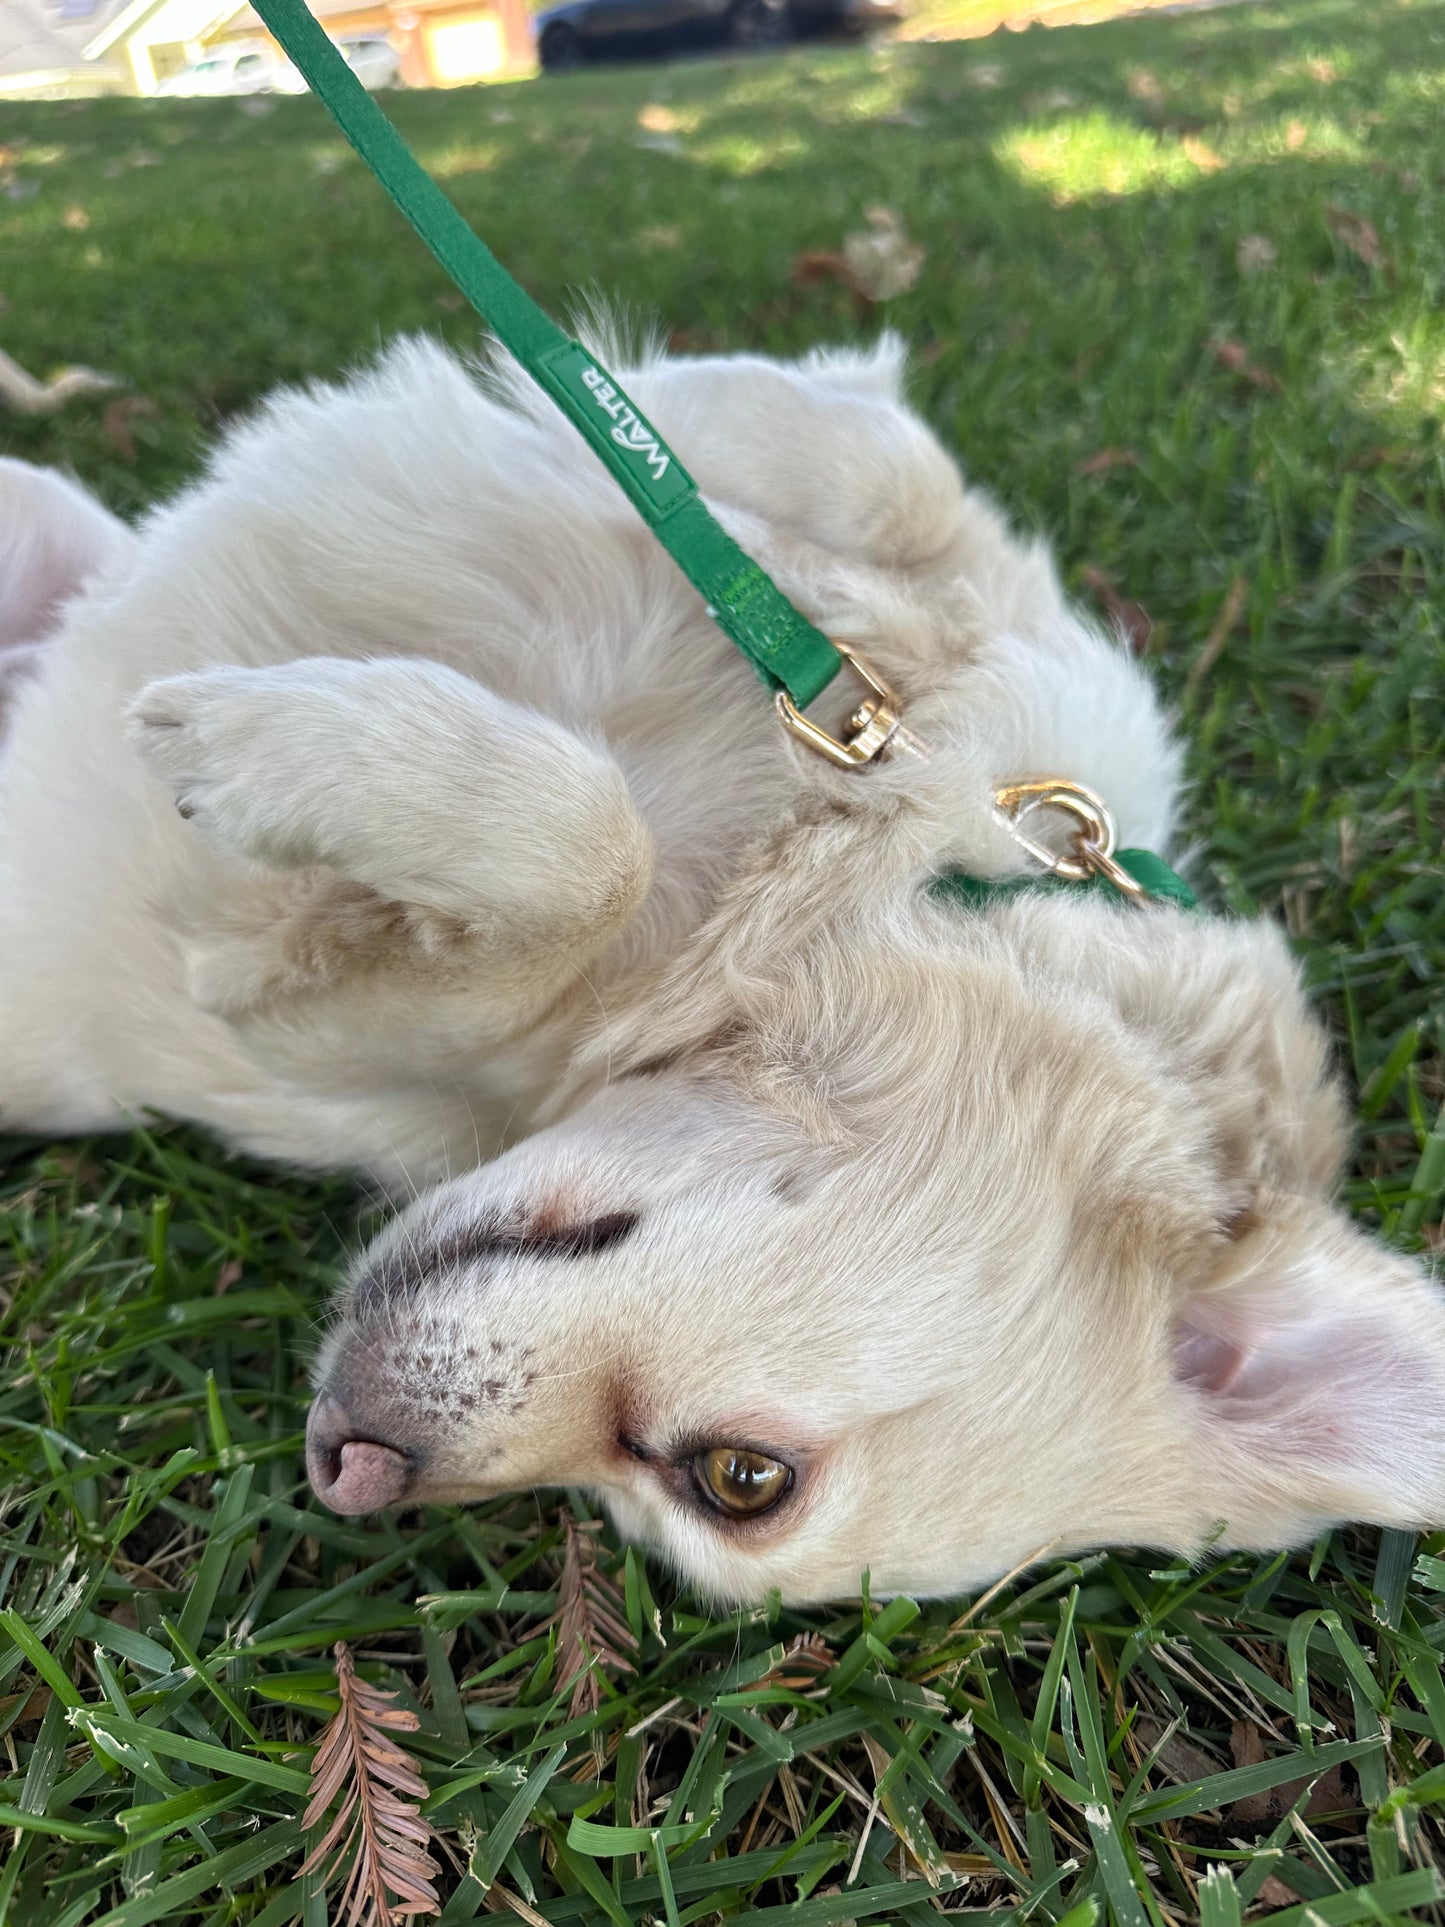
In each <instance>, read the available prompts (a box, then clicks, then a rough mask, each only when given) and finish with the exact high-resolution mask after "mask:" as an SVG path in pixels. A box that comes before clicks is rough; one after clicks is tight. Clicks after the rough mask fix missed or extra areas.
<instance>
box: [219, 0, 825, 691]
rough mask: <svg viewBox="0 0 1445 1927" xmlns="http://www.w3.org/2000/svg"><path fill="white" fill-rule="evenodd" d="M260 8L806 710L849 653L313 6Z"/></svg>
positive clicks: (613, 469)
mask: <svg viewBox="0 0 1445 1927" xmlns="http://www.w3.org/2000/svg"><path fill="white" fill-rule="evenodd" d="M255 8H256V12H257V13H259V14H260V16H261V18H262V20H264V21H265V23H266V25H267V27H268V28H269V29H270V31H271V33H272V34H273V35H274V36H275V38H276V40H277V41H278V42H279V43H280V45H281V46H282V47H283V48H284V50H285V52H286V53H287V55H288V56H289V57H290V59H291V60H292V62H293V63H294V64H295V66H296V67H297V69H298V70H299V71H300V73H301V74H302V75H303V76H304V77H305V79H306V82H307V84H308V85H309V86H310V88H311V90H312V92H313V93H315V94H316V95H318V96H319V97H320V99H321V101H322V103H323V104H324V105H325V106H326V107H327V109H328V110H329V111H330V113H331V115H332V116H333V118H334V119H335V120H336V121H337V123H338V125H339V126H340V128H341V131H342V132H343V133H344V134H345V136H346V138H347V139H348V140H349V141H350V142H351V145H352V146H353V147H354V148H355V149H356V151H357V153H358V154H359V155H360V156H361V158H362V160H363V161H364V162H365V163H366V165H367V167H369V168H370V170H371V172H372V173H373V174H374V175H375V176H376V178H377V180H378V181H380V183H381V185H382V186H383V187H384V188H385V189H386V191H387V193H388V194H389V195H390V196H391V198H392V200H393V201H394V202H395V203H396V205H397V207H398V208H400V210H401V212H402V213H403V214H404V215H405V216H406V218H407V220H408V221H410V222H411V224H412V226H413V227H414V228H415V229H416V231H417V233H418V234H419V235H420V237H421V239H422V240H423V241H424V242H425V243H426V245H427V247H428V248H430V250H431V252H432V253H433V254H434V255H435V256H436V258H437V260H438V261H439V262H440V263H441V265H442V267H443V268H444V269H445V270H446V272H447V273H448V274H449V275H450V276H451V278H452V280H453V281H454V282H455V283H456V285H457V287H458V288H459V289H460V290H461V292H462V293H463V294H464V295H465V296H466V298H467V300H468V301H470V303H471V304H472V306H473V307H474V308H475V309H476V311H477V313H478V314H479V315H480V316H481V317H482V319H483V320H484V321H485V322H486V323H487V324H488V326H489V327H490V328H491V329H492V331H493V333H494V334H496V336H497V337H498V339H499V340H500V341H501V342H502V343H503V344H504V345H505V346H506V347H507V348H508V349H509V350H510V352H511V353H512V354H513V355H514V356H515V358H516V359H517V361H518V362H520V364H521V365H522V367H523V368H525V369H526V371H527V373H528V374H529V375H530V376H531V377H532V379H533V380H534V381H535V382H537V383H538V385H539V386H540V387H541V388H543V389H544V390H545V391H546V393H547V394H548V395H550V396H551V398H552V400H553V401H554V402H556V404H557V406H558V407H559V408H560V409H561V410H562V412H563V414H564V415H566V416H567V418H568V420H569V421H570V422H571V423H572V425H573V426H574V427H575V428H577V429H579V430H580V431H581V433H582V435H583V437H584V438H585V440H586V441H587V442H588V443H589V445H590V446H591V447H592V448H593V450H595V452H596V453H597V454H598V455H599V456H600V457H601V459H602V462H603V463H604V465H605V466H606V468H607V469H608V470H609V472H610V473H611V475H612V476H613V478H614V479H615V480H616V481H617V482H619V483H620V484H621V486H622V488H623V490H624V492H625V493H626V495H627V497H628V499H629V500H630V501H631V502H632V504H633V506H634V507H635V508H636V509H637V510H638V512H639V514H641V516H642V518H643V520H644V521H645V522H646V523H647V524H648V526H649V527H650V528H651V529H652V531H653V532H654V534H655V535H656V536H657V538H658V540H659V541H660V542H661V543H662V545H663V547H664V548H665V549H666V550H667V552H668V554H669V555H670V556H671V557H672V559H673V561H674V562H676V563H677V565H678V567H679V568H680V569H681V570H682V572H683V574H684V575H685V576H686V577H687V578H688V580H689V581H690V582H691V583H692V584H693V586H694V588H696V589H697V590H698V591H699V592H700V593H701V595H702V596H703V597H704V598H705V600H706V602H707V605H708V614H709V615H710V616H711V617H712V618H713V620H714V621H715V622H716V623H717V625H718V627H719V628H720V629H722V631H723V632H724V634H725V635H727V636H728V637H729V638H730V639H731V640H732V641H733V642H735V643H736V644H737V646H738V648H739V649H741V650H742V652H743V654H744V655H745V656H746V657H747V658H748V660H749V661H750V662H751V663H752V665H753V667H754V668H755V669H756V670H757V671H758V674H759V675H760V676H761V677H762V679H763V681H764V682H765V683H767V684H768V685H769V687H770V688H774V689H776V688H779V687H781V688H782V689H784V690H786V692H787V694H788V695H789V696H790V697H791V699H792V701H793V702H794V703H795V704H796V706H797V707H798V708H799V709H806V708H807V706H808V704H809V703H810V702H812V701H813V699H814V698H815V697H816V696H818V695H819V694H821V692H822V691H823V690H824V689H826V688H827V686H828V684H829V683H830V682H831V681H832V680H833V678H834V676H835V675H837V673H838V669H839V667H840V665H841V663H842V657H841V656H840V654H839V652H838V651H837V649H835V648H834V646H833V644H832V643H831V642H829V640H828V638H827V637H826V636H825V635H824V634H823V633H822V631H821V630H819V629H815V628H814V627H813V625H812V623H811V622H809V621H808V620H807V618H806V617H805V616H804V615H802V614H801V613H800V612H799V611H798V610H797V609H795V608H794V607H793V605H792V603H791V602H789V600H788V598H787V597H786V596H785V595H784V594H783V592H782V590H781V589H779V587H778V586H777V584H776V583H775V582H774V581H773V580H772V578H771V577H770V576H768V575H767V574H766V573H765V572H764V571H763V570H762V569H760V568H759V567H758V565H757V563H756V562H754V561H753V559H752V558H751V556H749V555H747V554H745V553H744V551H743V550H742V549H740V548H739V547H738V545H737V543H736V542H734V540H733V539H732V537H731V536H730V535H729V534H728V533H727V531H726V530H725V529H724V528H723V527H722V526H721V525H720V524H719V523H718V522H717V521H716V520H715V519H714V518H713V516H712V515H711V514H710V513H709V511H708V509H707V508H706V506H705V505H704V503H703V501H702V498H701V496H700V495H699V494H698V491H697V484H696V483H695V482H694V481H693V479H692V477H691V476H690V475H689V474H688V472H687V470H686V469H685V468H684V467H683V466H682V463H681V462H679V461H678V459H677V457H676V455H674V454H673V452H672V450H671V449H670V448H669V447H668V446H667V443H666V442H665V441H663V439H662V437H661V436H660V435H659V434H658V433H657V431H656V429H655V428H653V427H652V425H651V423H649V422H648V421H647V419H646V418H645V417H644V416H643V415H642V414H641V412H640V411H639V410H638V409H636V408H634V407H633V405H632V403H631V402H630V401H629V400H628V399H627V396H626V395H625V394H624V393H623V391H622V389H621V388H620V387H619V385H618V384H617V383H616V382H615V381H614V380H613V379H612V377H611V375H609V374H608V372H607V370H606V369H605V368H601V367H599V366H598V364H597V362H596V361H595V360H594V359H593V357H592V356H591V355H589V354H588V353H587V351H586V349H585V348H583V347H582V346H581V345H580V343H578V342H576V341H574V340H573V339H572V338H571V336H570V335H567V334H564V333H563V331H562V329H560V328H559V327H558V326H557V324H556V322H555V321H553V320H552V318H551V316H550V315H548V314H547V313H545V312H544V310H543V309H541V308H539V307H538V306H537V303H536V302H535V301H533V300H532V298H531V296H530V295H528V294H525V293H524V292H523V291H522V289H521V288H520V287H518V285H517V283H516V282H515V281H514V280H513V279H512V277H511V275H509V274H508V273H507V271H506V269H505V268H504V267H503V266H502V264H501V263H500V262H499V261H498V260H497V259H496V257H495V256H494V255H493V254H492V253H491V251H490V250H489V249H488V248H486V247H485V246H483V244H482V242H481V241H480V240H479V239H478V238H477V236H476V235H475V234H474V233H473V232H472V230H471V228H470V227H469V226H468V225H467V223H466V222H465V221H464V220H463V219H462V216H461V215H460V214H459V213H458V211H457V209H456V208H455V207H454V206H453V205H452V203H451V202H450V201H449V200H448V199H447V197H446V195H445V194H443V192H442V191H441V189H440V188H439V187H438V186H437V184H436V182H435V181H434V180H432V178H431V176H430V175H429V174H427V173H426V171H425V169H423V168H422V166H421V165H420V163H419V162H418V161H417V160H416V158H415V156H414V155H413V154H412V152H411V150H410V149H409V148H408V147H407V145H406V142H405V141H404V140H403V139H402V137H401V135H400V134H399V133H398V132H397V130H396V128H395V127H393V125H392V124H391V122H390V121H389V120H388V119H387V117H386V115H385V114H384V113H383V112H382V111H381V109H380V107H378V106H377V104H376V102H375V101H374V100H373V99H372V97H371V95H370V94H368V93H367V91H366V89H365V88H364V87H363V86H362V84H361V82H360V81H359V80H358V79H357V77H356V75H355V74H354V73H353V72H352V71H351V69H350V67H348V66H347V64H346V62H345V60H343V58H342V57H341V54H340V53H339V52H338V50H337V49H336V47H335V46H333V45H332V43H331V41H330V40H329V39H328V38H327V36H326V34H325V32H324V31H323V30H322V28H321V27H320V26H319V25H318V24H317V22H316V20H315V19H314V18H313V16H312V14H311V11H310V9H309V8H308V7H307V6H306V5H305V0H255Z"/></svg>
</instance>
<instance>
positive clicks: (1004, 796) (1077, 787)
mask: <svg viewBox="0 0 1445 1927" xmlns="http://www.w3.org/2000/svg"><path fill="white" fill-rule="evenodd" d="M994 802H995V803H996V804H997V806H998V808H999V810H1000V811H1001V812H1002V814H1003V817H1004V820H1005V822H1006V823H1007V825H1008V828H1009V830H1010V831H1011V832H1012V834H1013V836H1014V837H1015V838H1016V839H1017V841H1018V842H1019V843H1021V844H1022V845H1023V847H1024V848H1025V849H1026V850H1027V851H1028V853H1029V855H1030V856H1031V857H1033V858H1034V860H1035V861H1036V862H1038V863H1041V864H1042V865H1043V867H1044V868H1045V870H1047V871H1048V872H1049V873H1050V874H1051V875H1052V876H1056V877H1063V878H1064V879H1065V880H1066V881H1068V882H1070V883H1084V882H1087V881H1088V879H1089V878H1090V877H1093V876H1101V877H1104V878H1106V879H1107V880H1108V881H1109V882H1110V883H1111V884H1113V886H1114V888H1115V889H1116V890H1118V891H1119V892H1120V893H1121V894H1122V895H1124V896H1126V897H1133V898H1135V899H1136V900H1142V899H1143V898H1144V896H1145V891H1144V890H1143V889H1142V888H1141V886H1140V885H1139V884H1138V883H1137V882H1136V881H1135V879H1134V878H1133V877H1131V876H1130V874H1129V872H1128V871H1127V870H1125V869H1124V868H1122V867H1121V865H1119V864H1118V863H1116V862H1115V861H1114V851H1115V850H1116V849H1117V847H1118V842H1119V832H1118V829H1117V827H1116V826H1115V823H1114V818H1113V816H1112V815H1111V814H1110V811H1109V808H1108V806H1107V805H1106V803H1105V802H1104V800H1103V798H1102V797H1101V796H1096V795H1095V794H1094V792H1093V790H1091V789H1086V788H1085V787H1084V785H1083V784H1082V783H1075V782H1071V781H1070V779H1069V778H1068V777H1066V776H1047V777H1043V778H1041V779H1039V780H1038V781H1036V782H1031V783H1008V784H1006V785H1005V786H1004V787H1003V788H1002V789H1000V790H996V791H995V792H994ZM1036 810H1058V811H1061V812H1062V813H1063V814H1064V815H1066V816H1069V817H1072V818H1073V820H1074V824H1075V828H1074V830H1073V832H1072V835H1071V836H1070V839H1069V848H1068V849H1067V850H1065V851H1064V852H1063V853H1062V854H1059V853H1058V852H1056V851H1054V850H1050V849H1048V848H1046V846H1045V845H1043V844H1042V843H1037V842H1035V841H1034V839H1033V838H1032V837H1031V836H1030V835H1029V834H1028V832H1027V831H1026V829H1025V828H1024V827H1023V826H1024V824H1025V823H1026V822H1027V820H1028V818H1029V817H1030V816H1032V815H1033V814H1034V812H1035V811H1036Z"/></svg>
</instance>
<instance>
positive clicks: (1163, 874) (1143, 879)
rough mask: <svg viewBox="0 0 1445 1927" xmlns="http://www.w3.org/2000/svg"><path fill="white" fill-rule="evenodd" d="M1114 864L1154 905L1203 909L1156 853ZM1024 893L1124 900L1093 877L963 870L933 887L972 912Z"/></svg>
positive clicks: (1129, 855)
mask: <svg viewBox="0 0 1445 1927" xmlns="http://www.w3.org/2000/svg"><path fill="white" fill-rule="evenodd" d="M1114 861H1115V863H1117V864H1118V866H1119V868H1120V869H1121V870H1126V871H1127V872H1128V873H1129V875H1130V876H1131V877H1133V879H1134V881H1135V882H1136V883H1137V884H1138V885H1139V888H1140V889H1141V890H1142V891H1143V892H1144V895H1145V897H1147V898H1148V899H1149V901H1150V902H1151V903H1155V902H1163V903H1177V904H1178V905H1179V907H1180V908H1181V909H1183V910H1197V909H1198V908H1199V903H1198V900H1197V898H1196V897H1195V895H1194V892H1193V891H1192V890H1191V889H1190V887H1189V885H1188V884H1187V883H1186V882H1185V881H1184V879H1183V877H1181V876H1177V875H1176V874H1175V872H1174V871H1173V870H1171V869H1170V868H1169V865H1168V864H1167V863H1166V862H1165V861H1164V859H1163V857H1158V856H1155V855H1154V853H1153V851H1152V850H1115V852H1114ZM1021 890H1088V891H1090V892H1091V893H1092V894H1094V895H1098V894H1099V893H1100V892H1101V891H1102V892H1105V893H1107V894H1108V895H1110V896H1115V897H1118V898H1120V899H1121V900H1124V892H1123V891H1122V890H1120V889H1119V888H1118V886H1117V885H1115V884H1113V883H1111V882H1110V881H1109V879H1108V878H1107V877H1104V876H1092V877H1089V878H1088V879H1087V880H1086V881H1084V882H1080V883H1074V882H1071V881H1070V880H1069V879H1068V878H1066V877H1055V876H1049V875H1048V874H1044V875H1042V876H1023V877H973V876H969V875H968V874H967V872H966V871H963V870H946V871H945V872H944V873H943V875H942V876H941V877H937V878H935V880H934V881H933V883H931V884H930V885H929V894H930V895H931V896H935V897H938V898H940V899H941V900H944V901H947V902H951V903H962V904H966V905H967V906H968V907H969V908H970V909H971V910H982V909H985V908H986V907H987V906H988V905H989V904H991V903H997V902H999V901H1000V900H1002V899H1004V898H1007V897H1013V896H1017V895H1018V893H1019V892H1020V891H1021Z"/></svg>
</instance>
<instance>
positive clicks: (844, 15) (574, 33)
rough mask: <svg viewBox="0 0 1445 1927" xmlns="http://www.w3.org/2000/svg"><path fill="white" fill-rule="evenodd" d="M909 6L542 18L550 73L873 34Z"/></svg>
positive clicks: (574, 6) (847, 3) (540, 50)
mask: <svg viewBox="0 0 1445 1927" xmlns="http://www.w3.org/2000/svg"><path fill="white" fill-rule="evenodd" d="M903 6H904V0H562V4H561V5H560V6H555V7H548V8H547V9H546V11H545V12H544V13H539V14H538V15H537V19H536V29H537V55H538V58H539V59H540V60H541V63H542V66H543V69H544V71H546V72H547V73H562V72H565V71H566V70H567V69H569V68H573V67H580V66H582V65H584V64H585V63H586V62H587V61H589V60H594V59H598V58H602V57H605V56H609V55H610V56H612V57H614V58H621V59H645V58H647V57H648V56H651V55H658V54H670V53H678V52H681V51H683V50H684V49H685V48H688V47H702V46H717V45H720V44H731V45H732V46H735V47H756V48H762V47H780V46H783V45H785V44H786V43H787V42H788V41H789V40H791V39H792V38H793V36H794V35H795V34H800V33H810V32H817V31H820V30H823V29H826V28H828V27H842V28H849V29H852V30H853V31H855V32H857V31H866V30H867V29H868V28H869V27H872V26H879V27H881V26H887V25H889V24H891V23H892V22H894V21H896V20H898V19H900V18H901V17H902V13H903Z"/></svg>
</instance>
